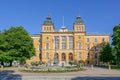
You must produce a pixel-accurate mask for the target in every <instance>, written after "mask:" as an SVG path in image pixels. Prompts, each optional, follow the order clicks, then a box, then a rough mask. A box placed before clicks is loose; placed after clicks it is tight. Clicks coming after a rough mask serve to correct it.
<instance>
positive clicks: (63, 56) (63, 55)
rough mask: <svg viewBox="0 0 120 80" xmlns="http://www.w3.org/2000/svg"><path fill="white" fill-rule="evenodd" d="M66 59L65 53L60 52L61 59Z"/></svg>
mask: <svg viewBox="0 0 120 80" xmlns="http://www.w3.org/2000/svg"><path fill="white" fill-rule="evenodd" d="M65 60H66V55H65V53H62V61H65Z"/></svg>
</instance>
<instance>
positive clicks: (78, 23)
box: [73, 16, 85, 32]
mask: <svg viewBox="0 0 120 80" xmlns="http://www.w3.org/2000/svg"><path fill="white" fill-rule="evenodd" d="M73 29H74V32H85V25H84V22H83V20H82V18H81V17H80V16H77V17H76V20H75V22H74V26H73Z"/></svg>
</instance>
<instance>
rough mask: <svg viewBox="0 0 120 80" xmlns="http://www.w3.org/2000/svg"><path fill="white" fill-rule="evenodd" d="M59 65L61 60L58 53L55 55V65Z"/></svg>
mask: <svg viewBox="0 0 120 80" xmlns="http://www.w3.org/2000/svg"><path fill="white" fill-rule="evenodd" d="M58 63H59V59H58V53H55V54H54V64H55V65H56V64H58Z"/></svg>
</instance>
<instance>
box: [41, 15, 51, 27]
mask: <svg viewBox="0 0 120 80" xmlns="http://www.w3.org/2000/svg"><path fill="white" fill-rule="evenodd" d="M46 24H51V25H53V23H52V20H51V17H50V16H49V15H48V16H47V18H46V20H45V21H44V22H43V25H46Z"/></svg>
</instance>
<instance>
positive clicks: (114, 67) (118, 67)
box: [111, 65, 120, 69]
mask: <svg viewBox="0 0 120 80" xmlns="http://www.w3.org/2000/svg"><path fill="white" fill-rule="evenodd" d="M111 68H112V69H120V65H115V66H111Z"/></svg>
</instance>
